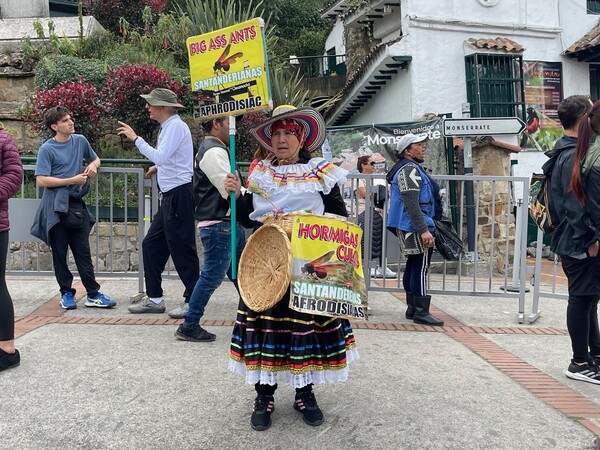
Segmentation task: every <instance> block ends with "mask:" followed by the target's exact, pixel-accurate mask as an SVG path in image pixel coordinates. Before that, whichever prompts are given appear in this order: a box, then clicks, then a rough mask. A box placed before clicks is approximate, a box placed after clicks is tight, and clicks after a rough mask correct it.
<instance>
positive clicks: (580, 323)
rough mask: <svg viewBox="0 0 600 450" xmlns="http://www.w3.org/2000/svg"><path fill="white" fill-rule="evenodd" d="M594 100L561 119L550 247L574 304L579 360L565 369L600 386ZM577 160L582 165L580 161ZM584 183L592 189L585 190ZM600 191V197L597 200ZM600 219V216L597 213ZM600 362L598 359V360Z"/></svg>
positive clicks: (599, 119)
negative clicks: (587, 169) (588, 160)
mask: <svg viewBox="0 0 600 450" xmlns="http://www.w3.org/2000/svg"><path fill="white" fill-rule="evenodd" d="M590 107H591V102H590V100H589V98H587V97H585V96H582V95H575V96H571V97H568V98H566V99H565V100H563V101H562V102H561V103H560V105H559V107H558V117H559V119H560V121H561V123H562V125H563V128H564V130H565V135H564V136H563V137H562V138H561V139H559V140H558V141H557V142H556V144H555V146H554V148H553V149H552V150H551V151H550V152H548V153H547V155H548V156H549V157H550V160H549V161H547V162H546V164H544V167H543V169H544V173H550V172H551V173H552V175H551V178H550V188H551V192H552V201H553V205H554V207H555V209H556V211H557V213H558V216H559V224H558V227H557V228H556V230H555V231H554V233H552V242H551V245H550V248H551V249H552V251H553V252H555V253H557V254H559V255H560V256H561V263H562V267H563V271H564V272H565V275H566V276H567V280H568V289H569V301H568V306H567V329H568V331H569V336H570V338H571V346H572V349H573V358H572V360H571V364H570V365H569V367H568V368H567V370H566V371H565V375H566V376H567V377H568V378H571V379H574V380H580V381H587V382H590V383H594V384H600V370H599V369H598V362H600V331H599V328H598V311H597V309H598V299H599V298H600V283H598V279H599V278H600V258H597V255H598V237H597V236H596V228H597V226H598V225H599V224H600V217H598V218H596V219H594V217H593V216H592V215H591V214H590V212H591V209H590V207H589V204H590V199H592V198H593V197H594V195H590V194H591V191H590V188H593V185H594V184H597V183H598V182H600V178H599V179H598V181H595V182H594V183H590V182H589V181H591V180H590V179H586V180H584V179H583V177H582V175H581V162H583V160H584V158H585V157H586V155H587V153H588V149H589V141H590V138H591V136H592V135H594V134H600V133H599V132H600V103H598V102H596V104H594V106H593V108H592V109H591V110H590ZM575 162H576V163H575ZM584 184H585V185H586V186H585V187H584ZM599 195H600V192H597V193H596V194H595V196H596V198H600V197H598V196H599ZM596 215H598V213H596ZM596 358H598V360H596Z"/></svg>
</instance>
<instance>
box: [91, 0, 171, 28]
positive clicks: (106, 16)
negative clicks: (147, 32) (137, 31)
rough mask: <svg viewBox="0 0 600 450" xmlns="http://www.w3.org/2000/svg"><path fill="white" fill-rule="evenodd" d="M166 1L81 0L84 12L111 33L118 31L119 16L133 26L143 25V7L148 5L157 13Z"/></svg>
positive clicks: (163, 7)
mask: <svg viewBox="0 0 600 450" xmlns="http://www.w3.org/2000/svg"><path fill="white" fill-rule="evenodd" d="M167 3H168V0H83V6H84V8H85V10H86V12H87V13H88V14H89V15H91V16H94V17H95V18H96V20H98V22H100V23H101V24H102V26H103V27H104V28H106V29H107V30H109V31H112V32H113V33H120V25H119V22H120V19H121V18H124V19H125V20H126V21H127V22H129V23H130V24H131V25H132V26H134V27H143V25H144V24H143V21H142V12H143V11H144V8H145V7H146V6H149V7H150V8H151V9H152V13H154V14H159V13H161V12H162V11H163V10H164V9H165V7H166V5H167Z"/></svg>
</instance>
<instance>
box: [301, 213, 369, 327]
mask: <svg viewBox="0 0 600 450" xmlns="http://www.w3.org/2000/svg"><path fill="white" fill-rule="evenodd" d="M361 238H362V230H361V229H360V227H359V226H357V225H355V224H353V223H351V222H346V221H343V220H338V219H333V218H329V217H319V216H304V215H299V216H298V217H297V218H295V219H294V223H293V228H292V238H291V245H292V256H293V265H292V279H291V295H290V303H289V307H290V308H291V309H294V310H296V311H300V312H304V313H308V314H316V315H320V316H329V317H342V318H347V319H352V320H367V289H366V287H365V280H364V275H363V270H362V255H361V248H360V247H361V245H360V243H361Z"/></svg>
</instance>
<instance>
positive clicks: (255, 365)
mask: <svg viewBox="0 0 600 450" xmlns="http://www.w3.org/2000/svg"><path fill="white" fill-rule="evenodd" d="M288 303H289V290H288V292H287V293H286V294H285V295H284V297H283V298H282V299H281V300H280V301H279V303H277V304H276V305H275V307H273V308H271V309H268V310H266V311H263V312H260V313H257V312H254V311H252V310H250V309H248V307H247V306H246V305H245V304H244V303H243V302H242V301H240V304H239V307H238V311H237V320H236V323H235V325H234V327H233V335H232V338H231V351H230V360H229V370H231V371H232V372H235V373H239V374H242V375H244V376H245V377H246V382H247V383H249V384H255V383H261V384H269V385H274V384H290V385H291V386H292V387H294V388H301V387H304V386H306V385H308V384H311V383H313V384H320V383H331V382H337V381H346V379H347V378H348V364H349V363H350V362H352V361H354V360H356V359H358V351H357V350H356V343H355V340H354V334H353V332H352V326H351V325H350V322H349V321H348V320H346V319H335V318H332V317H325V316H316V315H312V314H304V313H301V312H297V311H294V310H292V309H290V308H289V307H288Z"/></svg>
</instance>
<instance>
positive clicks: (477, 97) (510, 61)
mask: <svg viewBox="0 0 600 450" xmlns="http://www.w3.org/2000/svg"><path fill="white" fill-rule="evenodd" d="M465 70H466V82H467V101H468V102H469V104H470V105H471V117H514V116H517V117H521V118H523V119H524V118H525V104H524V98H525V94H524V84H523V58H522V57H521V56H512V55H496V54H479V53H476V54H472V55H468V56H466V57H465Z"/></svg>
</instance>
